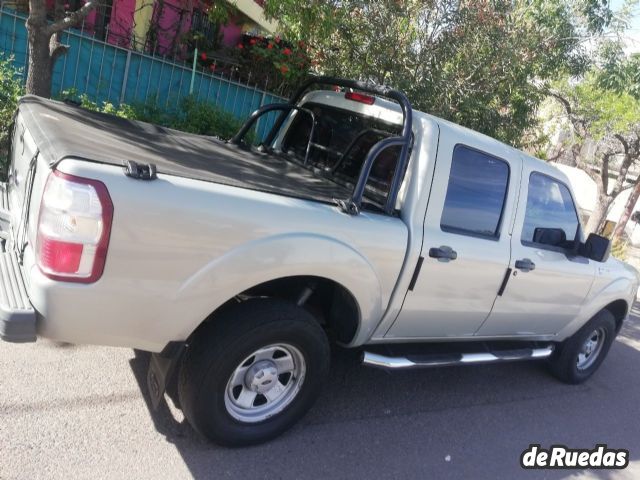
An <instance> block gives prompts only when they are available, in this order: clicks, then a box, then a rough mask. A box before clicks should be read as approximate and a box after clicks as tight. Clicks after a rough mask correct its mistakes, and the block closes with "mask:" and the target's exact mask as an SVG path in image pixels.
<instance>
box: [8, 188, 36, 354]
mask: <svg viewBox="0 0 640 480" xmlns="http://www.w3.org/2000/svg"><path fill="white" fill-rule="evenodd" d="M4 187H5V186H4V184H3V185H0V210H2V212H0V223H2V220H6V219H7V218H8V212H7V210H6V189H5V188H4ZM2 226H3V227H4V225H2ZM3 230H4V229H3ZM4 231H7V230H4ZM0 339H2V340H5V341H7V342H16V343H24V342H35V341H36V312H35V310H34V309H33V307H32V306H31V302H30V301H29V296H28V295H27V289H26V287H25V284H24V278H23V276H22V269H21V268H20V265H19V263H18V258H17V256H16V254H15V252H13V251H7V252H5V251H1V247H0Z"/></svg>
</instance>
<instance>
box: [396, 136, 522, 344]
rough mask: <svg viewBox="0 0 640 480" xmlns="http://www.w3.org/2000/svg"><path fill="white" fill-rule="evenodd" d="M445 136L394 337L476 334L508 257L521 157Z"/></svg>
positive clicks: (476, 140)
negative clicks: (416, 269) (419, 250)
mask: <svg viewBox="0 0 640 480" xmlns="http://www.w3.org/2000/svg"><path fill="white" fill-rule="evenodd" d="M445 132H446V130H445V129H443V134H442V135H441V137H440V144H439V146H438V156H437V161H436V167H435V172H434V179H433V186H432V189H431V193H430V198H429V203H428V206H427V212H426V216H425V221H424V227H423V231H424V235H423V244H422V254H421V262H422V263H421V268H420V269H419V270H420V271H419V274H418V275H417V277H415V278H414V282H413V285H412V287H413V288H412V289H411V290H409V291H408V292H407V295H406V297H405V301H404V304H403V306H402V310H401V312H400V314H399V315H398V317H397V319H396V321H395V322H394V323H393V325H392V326H391V328H390V329H389V330H388V331H387V334H386V336H387V337H393V338H442V337H465V336H473V334H474V333H475V332H476V331H477V329H478V328H479V327H480V325H481V324H482V322H484V320H485V319H486V318H487V316H488V315H489V312H490V311H491V308H492V306H493V302H494V300H495V298H496V295H497V293H498V290H499V288H500V285H501V283H502V280H503V278H504V275H505V271H506V269H507V267H508V265H509V260H510V236H509V230H510V226H511V224H512V217H513V211H514V203H515V199H516V198H517V195H518V189H519V183H520V169H521V159H520V157H519V156H518V155H517V154H514V153H513V151H512V150H511V149H509V148H508V147H506V146H503V145H501V144H499V143H497V142H493V141H491V140H489V139H486V138H484V137H476V136H468V137H467V136H464V137H462V138H464V139H465V141H464V142H462V141H461V140H460V139H461V135H459V134H457V132H455V133H454V132H449V134H447V133H445Z"/></svg>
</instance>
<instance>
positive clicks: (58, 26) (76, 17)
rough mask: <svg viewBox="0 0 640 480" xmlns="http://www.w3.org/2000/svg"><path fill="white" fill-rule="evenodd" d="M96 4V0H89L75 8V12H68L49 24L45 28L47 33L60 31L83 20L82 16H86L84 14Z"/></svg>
mask: <svg viewBox="0 0 640 480" xmlns="http://www.w3.org/2000/svg"><path fill="white" fill-rule="evenodd" d="M97 5H98V1H97V0H89V1H88V2H87V3H85V4H84V5H83V6H82V8H80V9H79V10H76V11H75V12H73V13H71V14H69V15H68V16H66V17H65V18H63V19H62V20H58V21H57V22H54V23H52V24H51V25H49V27H48V28H47V32H48V33H49V35H53V34H54V33H60V32H62V31H63V30H66V29H67V28H69V27H73V26H74V25H77V24H78V23H79V22H80V21H81V20H84V18H86V16H87V15H89V14H90V13H91V11H92V10H93V9H94V8H95V7H96V6H97Z"/></svg>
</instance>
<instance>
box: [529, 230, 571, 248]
mask: <svg viewBox="0 0 640 480" xmlns="http://www.w3.org/2000/svg"><path fill="white" fill-rule="evenodd" d="M533 241H534V242H535V243H540V244H542V245H553V246H555V247H561V246H564V244H565V243H566V242H567V234H566V233H564V230H563V229H561V228H543V227H538V228H536V229H535V230H534V231H533Z"/></svg>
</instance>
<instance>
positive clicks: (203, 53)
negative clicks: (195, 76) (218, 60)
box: [200, 52, 207, 62]
mask: <svg viewBox="0 0 640 480" xmlns="http://www.w3.org/2000/svg"><path fill="white" fill-rule="evenodd" d="M206 59H207V54H206V52H202V53H201V54H200V60H202V61H203V62H204V61H205V60H206Z"/></svg>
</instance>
